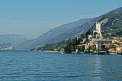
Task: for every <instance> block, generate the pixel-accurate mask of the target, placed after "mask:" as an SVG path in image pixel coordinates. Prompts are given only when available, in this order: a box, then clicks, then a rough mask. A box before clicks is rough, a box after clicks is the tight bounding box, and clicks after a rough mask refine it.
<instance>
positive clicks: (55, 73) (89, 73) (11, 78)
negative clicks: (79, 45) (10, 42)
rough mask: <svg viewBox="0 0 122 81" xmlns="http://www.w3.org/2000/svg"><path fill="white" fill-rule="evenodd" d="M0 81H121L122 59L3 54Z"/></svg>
mask: <svg viewBox="0 0 122 81" xmlns="http://www.w3.org/2000/svg"><path fill="white" fill-rule="evenodd" d="M0 81H122V56H110V55H108V56H104V55H102V56H98V55H73V54H63V55H62V54H59V53H53V52H52V53H49V52H41V53H40V52H30V51H1V52H0Z"/></svg>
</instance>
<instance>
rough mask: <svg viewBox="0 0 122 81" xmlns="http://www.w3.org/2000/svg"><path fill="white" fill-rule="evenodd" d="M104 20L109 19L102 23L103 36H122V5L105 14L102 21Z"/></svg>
mask: <svg viewBox="0 0 122 81" xmlns="http://www.w3.org/2000/svg"><path fill="white" fill-rule="evenodd" d="M104 20H107V21H106V22H105V23H103V24H102V34H103V36H105V37H108V36H109V37H110V36H122V7H120V8H118V9H116V10H113V11H111V12H109V13H107V14H105V15H104V16H103V17H102V19H101V20H100V21H104Z"/></svg>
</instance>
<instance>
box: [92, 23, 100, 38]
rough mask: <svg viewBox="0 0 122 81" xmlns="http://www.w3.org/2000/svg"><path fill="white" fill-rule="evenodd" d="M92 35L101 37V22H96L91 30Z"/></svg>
mask: <svg viewBox="0 0 122 81" xmlns="http://www.w3.org/2000/svg"><path fill="white" fill-rule="evenodd" d="M93 36H95V37H96V38H102V33H101V22H96V28H95V30H94V31H93Z"/></svg>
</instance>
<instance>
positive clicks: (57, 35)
mask: <svg viewBox="0 0 122 81" xmlns="http://www.w3.org/2000/svg"><path fill="white" fill-rule="evenodd" d="M99 19H100V17H96V18H87V19H80V20H78V21H75V22H72V23H68V24H64V25H61V26H59V27H56V28H54V29H52V30H50V31H48V32H47V33H44V34H43V35H41V36H40V37H38V38H37V39H34V40H28V41H25V42H23V43H22V44H20V45H19V46H18V49H30V48H34V47H39V46H43V45H45V44H50V43H56V42H61V41H63V40H68V39H72V38H74V37H76V36H78V35H80V34H83V33H85V32H87V31H88V29H90V28H91V27H92V26H93V25H94V23H95V22H96V21H98V20H99Z"/></svg>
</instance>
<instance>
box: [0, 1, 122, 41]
mask: <svg viewBox="0 0 122 81" xmlns="http://www.w3.org/2000/svg"><path fill="white" fill-rule="evenodd" d="M119 7H122V0H0V34H21V35H24V36H26V37H27V38H29V39H32V38H36V37H38V36H40V35H42V34H43V33H45V32H47V31H49V30H50V29H53V28H55V27H57V26H60V25H62V24H65V23H69V22H73V21H76V20H79V19H82V18H92V17H97V16H100V15H103V14H105V13H107V12H109V11H111V10H113V9H116V8H119Z"/></svg>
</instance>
